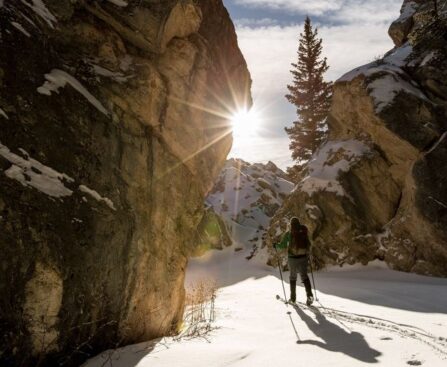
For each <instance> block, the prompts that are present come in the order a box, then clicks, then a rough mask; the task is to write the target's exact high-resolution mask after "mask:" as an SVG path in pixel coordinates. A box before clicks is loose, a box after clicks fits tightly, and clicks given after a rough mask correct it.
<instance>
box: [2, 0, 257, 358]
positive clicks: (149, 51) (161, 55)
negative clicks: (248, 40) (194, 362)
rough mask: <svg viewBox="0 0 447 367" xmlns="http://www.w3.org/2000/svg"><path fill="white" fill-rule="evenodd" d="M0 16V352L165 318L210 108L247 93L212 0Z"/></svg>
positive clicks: (220, 158) (60, 2)
mask: <svg viewBox="0 0 447 367" xmlns="http://www.w3.org/2000/svg"><path fill="white" fill-rule="evenodd" d="M0 24H1V27H0V228H1V231H0V266H1V272H0V293H1V295H2V297H1V300H0V327H1V337H0V338H1V339H0V362H1V363H0V364H2V365H27V364H33V363H34V362H35V361H36V360H38V361H39V362H40V363H41V364H48V365H55V364H60V363H62V364H66V365H78V364H79V362H80V360H82V359H84V358H86V356H88V354H91V353H95V351H96V352H97V351H98V350H100V349H102V348H107V347H111V346H115V345H118V344H123V343H127V342H135V341H139V340H147V339H150V338H154V337H156V336H160V335H165V334H166V333H169V332H171V331H173V330H175V328H176V325H177V323H178V322H179V320H180V318H181V316H182V310H183V294H184V291H183V279H184V270H185V267H186V263H187V257H188V256H189V254H190V252H191V250H192V248H193V244H194V240H195V236H196V228H197V226H198V225H199V223H200V221H201V219H202V216H203V214H204V211H203V200H204V198H205V196H206V195H207V193H208V192H209V190H210V189H211V188H212V186H213V184H214V180H215V178H216V177H217V175H218V173H219V172H220V170H221V168H222V166H223V164H224V162H225V159H226V155H227V153H228V152H229V149H230V147H231V134H229V129H228V124H227V123H226V121H222V118H221V117H219V116H220V115H222V113H223V114H225V113H228V112H229V110H231V109H233V108H235V106H236V105H237V104H241V103H243V101H245V102H246V103H247V104H250V102H251V100H250V96H249V94H248V91H249V87H250V76H249V74H248V71H247V67H246V63H245V61H244V59H243V57H242V55H241V53H240V51H239V49H238V46H237V40H236V35H235V32H234V27H233V25H232V23H231V20H230V18H229V16H228V13H227V11H226V10H225V8H224V7H223V5H222V2H221V0H203V1H192V0H182V1H180V0H171V1H163V2H160V1H153V0H143V1H140V0H138V1H137V0H133V1H121V0H120V1H81V0H79V1H73V0H57V1H56V0H24V1H8V0H6V1H0ZM234 92H236V93H234ZM207 111H208V112H207ZM209 111H215V112H216V114H213V113H210V112H209Z"/></svg>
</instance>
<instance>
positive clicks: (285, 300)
mask: <svg viewBox="0 0 447 367" xmlns="http://www.w3.org/2000/svg"><path fill="white" fill-rule="evenodd" d="M273 247H274V248H275V251H276V257H277V259H278V268H279V274H280V275H281V284H282V290H283V292H284V302H287V296H286V288H284V279H283V277H282V270H281V263H280V262H279V254H278V249H277V248H276V246H273Z"/></svg>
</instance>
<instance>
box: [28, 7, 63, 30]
mask: <svg viewBox="0 0 447 367" xmlns="http://www.w3.org/2000/svg"><path fill="white" fill-rule="evenodd" d="M21 1H22V3H23V4H25V5H26V6H28V7H29V8H31V9H32V10H33V11H34V12H35V13H36V14H37V15H38V16H40V17H41V18H42V19H43V20H45V22H47V24H48V25H49V26H50V27H51V28H54V25H53V23H56V22H57V19H56V17H55V16H54V15H53V14H51V12H50V11H49V10H48V8H47V7H46V6H45V4H44V3H43V1H42V0H31V2H32V4H30V3H29V2H27V1H25V0H21Z"/></svg>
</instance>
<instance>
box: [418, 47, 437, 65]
mask: <svg viewBox="0 0 447 367" xmlns="http://www.w3.org/2000/svg"><path fill="white" fill-rule="evenodd" d="M437 56H438V52H437V51H431V52H429V53H428V54H427V55H426V56H425V57H424V58H423V59H422V61H421V64H420V66H425V65H427V64H428V63H430V61H431V60H433V59H434V58H436V57H437Z"/></svg>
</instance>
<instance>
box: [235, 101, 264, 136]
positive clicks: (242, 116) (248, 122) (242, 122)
mask: <svg viewBox="0 0 447 367" xmlns="http://www.w3.org/2000/svg"><path fill="white" fill-rule="evenodd" d="M259 122H260V117H259V113H258V112H257V111H256V110H255V109H253V108H252V109H242V110H240V111H237V112H236V113H235V114H234V115H233V116H232V117H231V125H232V129H233V135H234V136H235V137H244V138H248V137H252V136H255V135H256V134H257V132H258V128H259Z"/></svg>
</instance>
